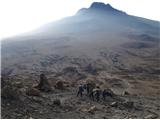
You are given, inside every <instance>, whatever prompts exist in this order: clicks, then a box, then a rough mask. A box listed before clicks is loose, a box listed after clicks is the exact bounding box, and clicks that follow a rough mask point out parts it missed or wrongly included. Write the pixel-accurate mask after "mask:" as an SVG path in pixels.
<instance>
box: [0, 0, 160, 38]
mask: <svg viewBox="0 0 160 120" xmlns="http://www.w3.org/2000/svg"><path fill="white" fill-rule="evenodd" d="M94 1H99V2H105V3H110V4H111V5H112V6H113V7H115V8H117V9H120V10H123V11H125V12H127V13H129V14H132V15H135V16H141V17H146V18H149V19H154V20H160V16H158V11H160V10H159V6H158V5H159V4H158V2H159V0H134V1H131V0H127V1H126V0H0V15H1V18H0V38H4V37H8V36H13V35H16V34H20V33H23V32H27V31H30V30H33V29H35V28H37V27H39V26H40V25H43V24H45V23H48V22H51V21H55V20H58V19H61V18H63V17H66V16H71V15H74V14H75V13H76V12H77V11H78V10H79V9H81V8H83V7H89V6H90V4H91V3H92V2H94ZM153 1H154V2H153Z"/></svg>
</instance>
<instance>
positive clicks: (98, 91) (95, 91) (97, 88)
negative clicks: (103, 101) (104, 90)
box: [93, 86, 101, 101]
mask: <svg viewBox="0 0 160 120" xmlns="http://www.w3.org/2000/svg"><path fill="white" fill-rule="evenodd" d="M93 92H94V95H95V98H96V100H97V101H99V100H100V95H101V90H100V87H99V86H97V87H96V88H95V89H93Z"/></svg>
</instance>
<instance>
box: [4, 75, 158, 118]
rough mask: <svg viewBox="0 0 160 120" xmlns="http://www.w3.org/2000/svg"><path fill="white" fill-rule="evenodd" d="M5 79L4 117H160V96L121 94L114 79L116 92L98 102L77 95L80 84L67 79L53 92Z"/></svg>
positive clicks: (53, 88)
mask: <svg viewBox="0 0 160 120" xmlns="http://www.w3.org/2000/svg"><path fill="white" fill-rule="evenodd" d="M5 79H6V80H5V82H2V83H3V84H2V87H3V88H2V118H70V119H71V118H75V119H76V118H77V119H78V118H84V119H85V118H86V119H87V118H101V119H103V118H115V119H116V118H150V119H151V118H160V97H159V96H144V95H138V93H137V94H135V93H134V94H132V93H129V92H128V91H125V90H123V93H121V94H120V93H119V94H118V93H117V92H116V89H114V87H115V86H118V83H114V81H113V79H112V83H111V84H112V85H113V86H112V87H110V88H111V89H112V90H113V91H115V94H116V95H115V96H114V97H107V98H106V100H105V101H104V100H102V99H101V100H100V101H98V102H97V101H93V100H91V99H90V98H89V97H88V96H87V94H86V93H84V95H83V97H76V92H77V84H76V83H75V84H74V83H72V84H71V82H66V81H63V85H62V86H61V87H59V88H57V87H54V86H55V84H56V83H52V84H51V85H52V86H53V87H52V91H50V92H41V91H39V90H37V89H35V88H33V86H34V85H36V84H34V85H33V84H32V85H31V84H30V85H25V83H22V82H18V81H16V80H11V79H10V78H5ZM7 79H8V80H7ZM90 79H91V78H90ZM11 81H12V82H11ZM108 81H109V80H108ZM115 81H118V80H117V79H115ZM119 85H120V84H119ZM117 88H118V87H117ZM119 90H120V89H119ZM121 90H122V89H121Z"/></svg>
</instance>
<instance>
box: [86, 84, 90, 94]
mask: <svg viewBox="0 0 160 120" xmlns="http://www.w3.org/2000/svg"><path fill="white" fill-rule="evenodd" d="M86 90H87V95H89V93H90V85H89V83H87V84H86Z"/></svg>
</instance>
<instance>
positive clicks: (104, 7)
mask: <svg viewBox="0 0 160 120" xmlns="http://www.w3.org/2000/svg"><path fill="white" fill-rule="evenodd" d="M95 12H101V13H111V14H126V13H125V12H123V11H120V10H117V9H115V8H113V7H112V6H111V5H110V4H104V3H102V2H93V3H92V4H91V6H90V7H89V8H88V9H87V8H82V9H80V10H79V11H78V13H83V14H84V13H95Z"/></svg>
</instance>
